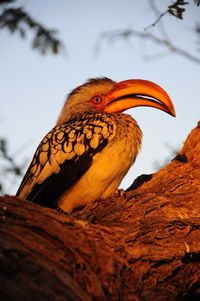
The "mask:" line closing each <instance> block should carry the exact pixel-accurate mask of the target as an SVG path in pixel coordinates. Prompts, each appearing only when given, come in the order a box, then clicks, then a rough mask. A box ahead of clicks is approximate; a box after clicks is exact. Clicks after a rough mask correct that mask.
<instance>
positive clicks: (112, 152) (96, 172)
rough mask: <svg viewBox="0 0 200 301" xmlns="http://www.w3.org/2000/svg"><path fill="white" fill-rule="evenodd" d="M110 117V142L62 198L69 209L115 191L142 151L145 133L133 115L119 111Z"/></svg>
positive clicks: (61, 201) (108, 118)
mask: <svg viewBox="0 0 200 301" xmlns="http://www.w3.org/2000/svg"><path fill="white" fill-rule="evenodd" d="M106 120H107V122H108V121H109V120H110V131H111V129H112V135H110V136H109V137H110V139H108V143H107V145H106V146H105V147H104V148H103V149H102V150H101V151H100V152H98V153H96V155H94V156H93V159H92V164H91V166H90V168H89V169H88V170H87V171H86V172H85V173H84V175H83V176H82V177H81V178H80V179H79V180H78V181H77V182H76V183H75V184H74V185H73V186H72V187H70V188H69V189H68V190H67V191H66V192H64V194H63V195H61V197H60V198H59V201H58V205H59V206H60V207H61V208H62V209H63V210H64V211H67V212H71V211H72V210H73V208H75V207H77V206H80V205H86V204H87V203H90V202H92V201H95V200H97V199H100V198H106V197H108V196H111V195H112V194H114V192H115V191H116V189H117V188H118V187H119V184H120V183H121V181H122V179H123V177H124V176H125V174H126V173H127V171H128V170H129V168H130V166H131V165H132V163H133V162H134V161H135V158H136V156H137V154H138V151H139V149H140V145H141V139H142V133H141V130H140V128H139V127H138V125H137V123H136V121H135V120H134V119H132V118H131V117H130V116H129V115H125V114H115V115H110V116H107V117H106Z"/></svg>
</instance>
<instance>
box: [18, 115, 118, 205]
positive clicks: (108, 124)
mask: <svg viewBox="0 0 200 301" xmlns="http://www.w3.org/2000/svg"><path fill="white" fill-rule="evenodd" d="M115 135H116V122H115V119H114V117H113V116H112V115H108V114H103V113H94V112H92V113H85V114H82V115H81V116H79V117H78V119H74V120H71V121H70V122H68V123H66V124H63V125H60V126H56V127H54V128H53V129H52V130H51V131H50V132H49V133H48V134H47V135H46V136H45V137H44V138H43V140H42V141H41V143H40V144H39V146H38V148H37V150H36V152H35V155H34V157H33V160H32V162H31V164H30V166H29V168H28V171H27V173H26V175H25V176H24V179H23V181H22V183H21V185H20V187H19V190H18V192H17V195H20V197H22V198H27V199H29V200H31V201H34V202H36V203H40V204H43V205H48V206H49V207H54V206H56V204H55V201H56V199H57V198H58V197H59V195H60V194H61V193H62V192H63V190H66V189H67V188H68V187H70V186H71V185H72V184H73V183H74V182H75V181H77V180H78V179H79V178H80V177H81V175H82V174H83V173H84V172H85V171H86V170H87V169H88V168H89V167H90V165H91V163H92V158H93V156H94V155H95V154H97V153H98V152H100V151H101V150H102V148H104V147H105V146H106V145H107V143H108V142H109V141H111V140H112V139H113V138H114V136H115Z"/></svg>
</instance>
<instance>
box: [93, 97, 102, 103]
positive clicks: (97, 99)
mask: <svg viewBox="0 0 200 301" xmlns="http://www.w3.org/2000/svg"><path fill="white" fill-rule="evenodd" d="M93 102H94V103H96V104H98V103H100V102H101V97H99V96H95V97H94V98H93Z"/></svg>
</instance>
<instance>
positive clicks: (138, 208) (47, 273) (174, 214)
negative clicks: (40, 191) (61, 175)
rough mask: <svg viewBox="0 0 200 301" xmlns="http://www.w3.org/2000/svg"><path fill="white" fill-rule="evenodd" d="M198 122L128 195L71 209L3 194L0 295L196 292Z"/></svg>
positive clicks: (137, 296) (166, 297) (157, 296)
mask: <svg viewBox="0 0 200 301" xmlns="http://www.w3.org/2000/svg"><path fill="white" fill-rule="evenodd" d="M199 287H200V123H199V124H198V125H197V127H196V128H195V129H193V130H192V132H191V133H190V135H189V136H188V138H187V140H186V142H185V143H184V146H183V148H182V150H181V151H180V153H179V154H178V155H177V156H176V158H174V159H173V160H172V161H171V162H170V163H169V164H168V165H167V166H166V167H164V168H162V169H161V170H160V171H159V172H157V173H155V174H153V175H148V176H147V175H146V176H141V177H139V178H138V179H136V181H135V182H134V183H133V185H132V186H131V187H130V188H129V189H128V191H127V193H126V195H123V196H116V197H113V198H109V199H106V200H99V201H97V202H95V203H93V204H90V205H88V206H87V207H85V208H84V209H83V210H79V211H76V212H74V213H73V214H72V215H63V214H61V213H58V212H56V211H54V210H52V209H48V208H44V207H41V206H39V205H36V204H34V203H31V202H28V201H23V200H20V199H19V198H17V197H11V196H6V197H2V198H0V300H1V301H11V300H25V301H26V300H27V301H29V300H34V301H35V300H36V301H37V300H40V301H41V300H42V301H44V300H48V301H49V300H59V301H62V300H63V301H64V300H65V301H66V300H77V301H78V300H81V301H82V300H83V301H86V300H87V301H89V300H97V301H98V300H115V301H116V300H120V301H121V300H126V301H129V300H130V301H133V300H134V301H139V300H148V301H151V300H153V301H155V300H156V301H157V300H158V301H160V300H162V301H174V300H189V301H191V300H200V292H199V290H198V288H199Z"/></svg>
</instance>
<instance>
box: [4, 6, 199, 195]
mask: <svg viewBox="0 0 200 301" xmlns="http://www.w3.org/2000/svg"><path fill="white" fill-rule="evenodd" d="M155 3H156V5H157V7H158V9H159V10H160V11H161V12H163V11H165V10H166V8H167V5H168V4H169V1H167V0H166V1H158V0H157V1H155ZM170 3H171V2H170ZM15 6H23V7H24V9H25V10H26V11H27V12H29V13H30V14H31V15H32V17H34V18H35V19H36V20H37V21H39V22H41V23H42V24H43V25H45V26H46V27H49V28H55V29H57V30H58V37H59V38H60V39H61V40H62V41H63V43H64V44H65V50H64V51H62V53H61V54H60V55H57V56H54V55H51V54H48V55H46V56H42V55H40V54H39V53H38V52H37V51H35V50H32V49H31V40H32V34H31V33H30V34H28V37H27V39H24V40H23V39H21V38H20V36H19V35H18V34H13V35H11V34H10V33H9V32H8V31H7V30H1V31H0V41H1V47H0V66H1V68H0V83H1V89H0V96H1V97H0V137H4V138H6V139H7V140H8V143H9V153H10V155H13V156H14V157H15V159H16V161H17V162H18V163H19V164H21V163H22V162H26V166H28V164H29V163H30V160H31V158H32V156H33V154H34V152H35V149H36V147H37V145H38V144H39V142H40V140H41V139H42V138H43V137H44V135H45V134H46V133H47V132H48V131H49V130H51V128H52V127H53V126H54V125H55V122H56V120H57V118H58V115H59V112H60V110H61V108H62V105H63V102H64V100H65V98H66V96H67V95H68V93H69V92H70V91H71V90H72V89H74V88H75V87H77V86H78V85H80V84H82V83H84V82H85V81H86V80H87V79H89V78H93V77H99V76H106V77H110V78H111V79H113V80H115V81H120V80H125V79H134V78H142V79H147V80H151V81H154V82H156V83H157V84H159V85H161V86H162V87H163V88H164V89H165V90H166V91H167V92H168V94H169V95H170V97H171V99H172V101H173V103H174V106H175V109H176V113H177V117H176V118H173V117H171V116H169V115H168V114H165V113H164V112H162V111H159V110H155V109H151V108H144V107H142V108H135V109H131V110H129V111H128V113H129V114H131V115H132V116H133V118H135V119H136V120H137V122H138V124H139V126H140V128H141V129H142V131H143V135H144V137H143V145H142V150H141V152H140V154H139V156H138V158H137V160H136V162H135V164H134V166H133V167H132V168H131V169H130V171H129V173H128V174H127V176H126V177H125V179H124V180H123V182H122V184H121V187H123V188H127V187H128V186H129V185H130V184H131V183H132V182H133V180H134V179H135V178H136V177H137V176H139V175H141V174H149V173H153V172H156V171H157V170H158V169H159V168H160V166H163V164H164V163H165V162H166V160H168V161H169V160H171V159H172V157H173V155H172V152H173V151H174V150H179V149H180V148H181V147H182V145H183V142H184V140H185V139H186V137H187V135H188V134H189V132H190V130H191V129H192V128H193V127H195V125H196V124H197V122H198V120H199V113H200V99H199V90H200V64H197V63H194V62H192V61H190V60H187V59H185V58H183V57H181V56H180V55H177V54H175V53H171V52H169V51H167V50H166V48H165V47H163V46H159V45H157V44H154V43H152V42H148V41H141V40H137V39H136V38H134V37H132V38H131V39H129V40H128V41H124V40H122V39H118V40H116V41H115V42H113V43H108V42H107V41H106V40H103V42H102V43H101V48H100V49H99V51H98V55H97V53H96V52H95V45H96V41H97V39H98V38H99V36H100V35H101V34H102V33H103V32H107V31H112V30H124V29H134V30H139V31H144V28H145V27H147V26H148V25H150V24H152V23H153V22H154V21H155V20H156V16H155V13H154V12H153V11H152V9H151V7H150V2H149V1H147V0H142V1H136V0H109V1H107V0H101V1H100V0H84V1H83V0H67V1H66V0H59V1H53V0H46V1H39V0H23V1H16V4H15ZM199 20H200V7H197V6H196V5H195V4H194V2H193V1H192V0H190V1H189V5H188V6H187V9H186V12H185V14H184V19H183V20H178V19H177V18H175V17H173V16H171V15H165V16H164V17H163V19H162V24H163V25H164V26H165V29H166V30H167V33H168V36H169V38H170V41H172V42H173V43H174V45H175V46H177V47H180V48H183V49H185V50H186V51H188V52H190V53H192V54H194V55H196V56H198V57H200V52H198V51H197V48H200V43H199V44H198V38H197V36H195V34H194V33H193V30H192V29H193V28H194V26H195V25H196V24H197V23H198V21H199ZM148 32H150V33H153V34H155V35H157V36H160V24H159V23H157V25H156V26H154V27H150V28H149V29H148ZM24 172H25V170H24ZM20 181H21V179H20V178H18V179H16V178H15V180H14V181H13V179H12V181H11V179H10V178H6V179H5V184H6V186H5V189H6V190H7V192H8V193H15V191H16V189H17V186H18V185H19V183H20Z"/></svg>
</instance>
